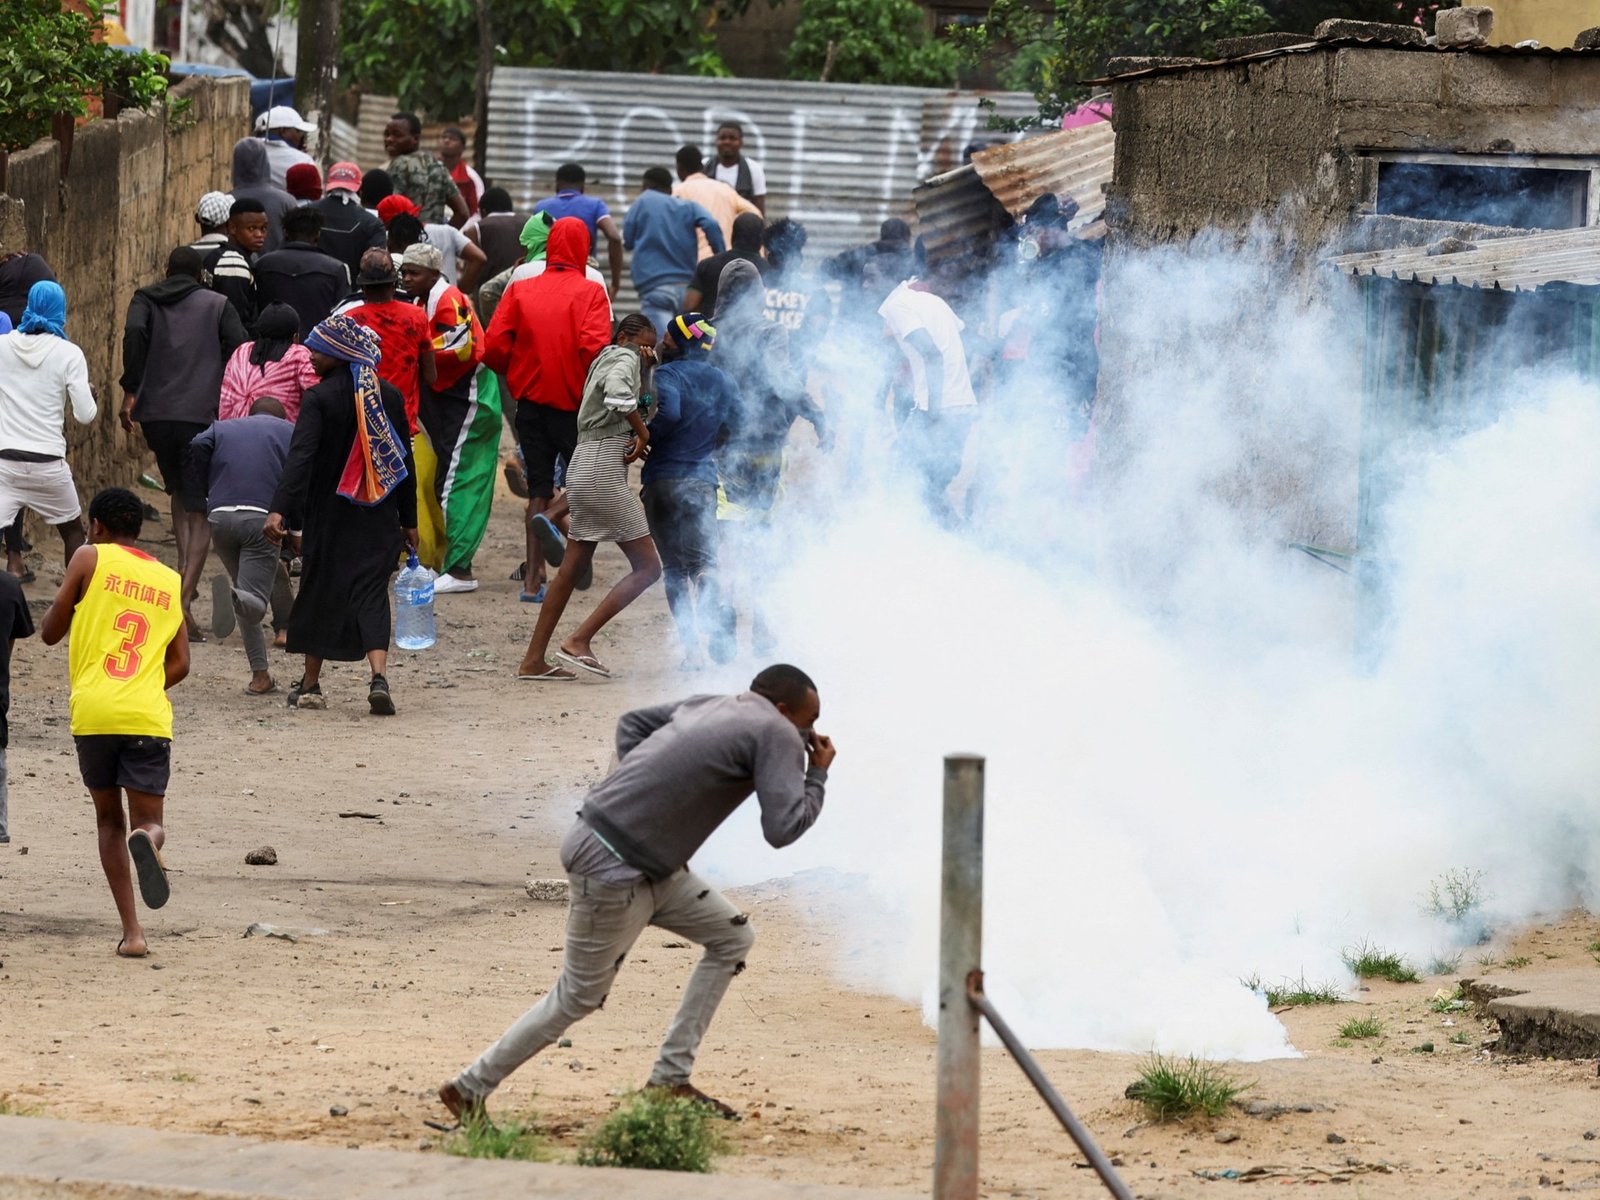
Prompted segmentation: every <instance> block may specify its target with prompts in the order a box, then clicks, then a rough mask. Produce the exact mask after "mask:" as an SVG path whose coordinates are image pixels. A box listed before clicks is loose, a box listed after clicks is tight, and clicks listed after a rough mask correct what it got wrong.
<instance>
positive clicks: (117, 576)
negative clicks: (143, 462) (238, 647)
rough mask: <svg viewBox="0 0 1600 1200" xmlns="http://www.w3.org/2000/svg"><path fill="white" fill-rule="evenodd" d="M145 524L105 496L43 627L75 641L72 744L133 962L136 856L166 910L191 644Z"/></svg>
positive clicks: (116, 497) (137, 929) (93, 505)
mask: <svg viewBox="0 0 1600 1200" xmlns="http://www.w3.org/2000/svg"><path fill="white" fill-rule="evenodd" d="M143 524H144V505H143V504H141V503H140V501H139V498H138V497H137V496H135V495H134V494H133V493H132V492H130V491H128V490H127V489H126V488H106V489H105V490H104V491H102V492H101V493H100V494H99V495H97V496H96V497H95V498H94V499H93V500H92V501H90V503H89V543H90V544H89V545H87V546H82V547H80V548H79V549H78V551H77V552H76V553H75V554H74V555H73V556H72V561H71V562H69V563H68V564H67V576H66V578H65V579H63V580H62V581H61V590H60V591H59V592H57V593H56V598H55V602H54V603H52V604H51V605H50V611H49V612H47V613H45V616H44V622H43V624H42V625H41V628H40V633H41V636H42V637H43V640H44V644H45V645H47V646H53V645H55V644H56V643H57V642H59V641H60V640H61V639H62V638H64V637H66V636H67V634H68V632H70V633H71V634H72V643H71V645H70V646H69V647H68V662H69V664H70V668H71V675H72V735H73V740H74V741H76V742H77V744H78V769H79V770H80V771H81V772H82V774H83V782H84V785H85V786H86V787H88V789H89V795H90V796H92V797H93V798H94V815H95V822H96V824H97V826H98V827H99V832H100V866H101V867H102V868H103V869H104V870H105V873H106V882H107V883H109V884H110V885H111V898H112V899H113V900H115V901H116V904H117V915H118V916H119V917H120V918H121V919H122V940H121V941H120V942H118V943H117V953H118V954H119V955H121V956H122V957H124V958H143V957H144V956H145V955H146V954H148V953H149V948H148V947H147V946H146V945H145V940H144V929H143V928H142V927H141V926H140V924H139V916H138V913H137V912H136V911H135V910H134V906H133V877H132V872H131V871H130V870H129V868H128V860H129V858H130V856H131V857H132V859H133V863H134V866H135V867H137V868H138V872H139V892H140V894H141V895H143V897H144V902H145V904H147V905H148V906H149V907H151V908H160V907H161V906H162V905H163V904H165V903H166V902H167V896H168V888H167V873H166V869H165V868H164V867H163V866H162V863H161V855H160V849H161V845H162V843H163V842H165V841H166V832H165V831H164V830H163V829H162V827H161V805H162V800H163V798H164V797H165V796H166V793H167V777H168V775H169V774H170V773H171V768H172V703H171V702H170V701H169V700H168V699H167V689H168V688H170V687H172V686H173V685H174V684H175V683H177V682H178V681H179V680H181V679H182V678H183V677H184V676H185V675H187V674H188V673H189V642H188V639H187V638H182V637H179V636H178V634H179V633H180V632H181V631H182V629H183V604H182V601H183V588H182V583H181V581H180V580H179V578H178V573H177V572H176V571H174V570H173V569H172V568H171V567H168V566H164V565H163V564H161V563H159V562H157V561H156V560H155V559H153V558H151V557H150V556H149V555H148V554H146V553H145V552H144V551H143V550H139V549H136V548H135V547H134V542H135V541H136V540H137V539H138V537H139V529H140V526H142V525H143ZM123 792H127V794H128V811H127V815H126V816H124V814H123V811H122V794H123ZM130 824H131V825H132V826H133V832H132V833H131V834H130V833H129V832H128V826H129V825H130Z"/></svg>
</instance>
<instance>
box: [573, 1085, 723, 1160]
mask: <svg viewBox="0 0 1600 1200" xmlns="http://www.w3.org/2000/svg"><path fill="white" fill-rule="evenodd" d="M715 1120H717V1117H716V1116H715V1115H714V1114H713V1113H712V1112H711V1110H710V1109H708V1108H706V1106H705V1105H703V1104H698V1103H696V1102H695V1101H693V1100H689V1099H686V1098H685V1097H682V1096H673V1095H671V1094H669V1093H668V1092H666V1091H664V1090H662V1089H660V1088H646V1089H645V1090H644V1091H642V1092H634V1093H633V1094H632V1095H631V1096H629V1097H627V1099H625V1100H624V1101H623V1103H622V1105H621V1107H619V1108H618V1109H617V1110H616V1111H615V1112H613V1113H612V1114H611V1115H610V1116H609V1117H607V1118H606V1119H605V1120H604V1121H602V1122H601V1123H600V1127H599V1128H598V1129H596V1130H595V1131H594V1133H593V1134H591V1135H590V1137H589V1140H588V1141H587V1142H585V1143H584V1145H583V1148H582V1149H581V1150H579V1151H578V1165H579V1166H583V1167H632V1168H634V1169H635V1170H640V1171H695V1172H699V1173H701V1174H705V1173H707V1172H709V1171H710V1170H711V1161H712V1159H713V1158H715V1157H716V1156H717V1155H718V1154H722V1153H724V1152H725V1151H726V1149H727V1143H726V1142H725V1140H724V1139H723V1137H722V1135H721V1134H720V1133H718V1132H717V1131H716V1129H715V1128H714V1127H713V1125H712V1122H713V1121H715Z"/></svg>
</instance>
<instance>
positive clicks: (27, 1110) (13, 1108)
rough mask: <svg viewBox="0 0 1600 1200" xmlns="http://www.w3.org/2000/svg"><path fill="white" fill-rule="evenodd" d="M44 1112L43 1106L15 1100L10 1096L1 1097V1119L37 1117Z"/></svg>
mask: <svg viewBox="0 0 1600 1200" xmlns="http://www.w3.org/2000/svg"><path fill="white" fill-rule="evenodd" d="M42 1112H44V1108H43V1106H41V1105H38V1104H27V1103H24V1102H23V1101H21V1100H14V1099H12V1098H11V1097H10V1096H9V1095H6V1096H0V1117H37V1116H38V1115H39V1114H41V1113H42Z"/></svg>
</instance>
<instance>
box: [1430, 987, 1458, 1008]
mask: <svg viewBox="0 0 1600 1200" xmlns="http://www.w3.org/2000/svg"><path fill="white" fill-rule="evenodd" d="M1428 1007H1429V1008H1430V1009H1431V1010H1432V1011H1434V1012H1436V1013H1453V1012H1461V1011H1462V1010H1463V1009H1465V1008H1466V1007H1467V1001H1466V998H1465V997H1463V996H1462V994H1461V989H1460V987H1455V988H1452V989H1451V990H1450V991H1445V989H1444V988H1440V989H1439V990H1438V991H1437V992H1435V993H1434V994H1433V998H1432V999H1431V1000H1429V1001H1428Z"/></svg>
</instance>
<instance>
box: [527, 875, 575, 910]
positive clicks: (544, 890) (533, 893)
mask: <svg viewBox="0 0 1600 1200" xmlns="http://www.w3.org/2000/svg"><path fill="white" fill-rule="evenodd" d="M525 886H526V889H527V893H528V899H530V900H550V901H557V902H560V903H562V904H565V903H566V901H567V896H568V893H569V890H570V885H569V884H568V883H567V881H566V880H565V879H530V880H528V882H527V884H526V885H525Z"/></svg>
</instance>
